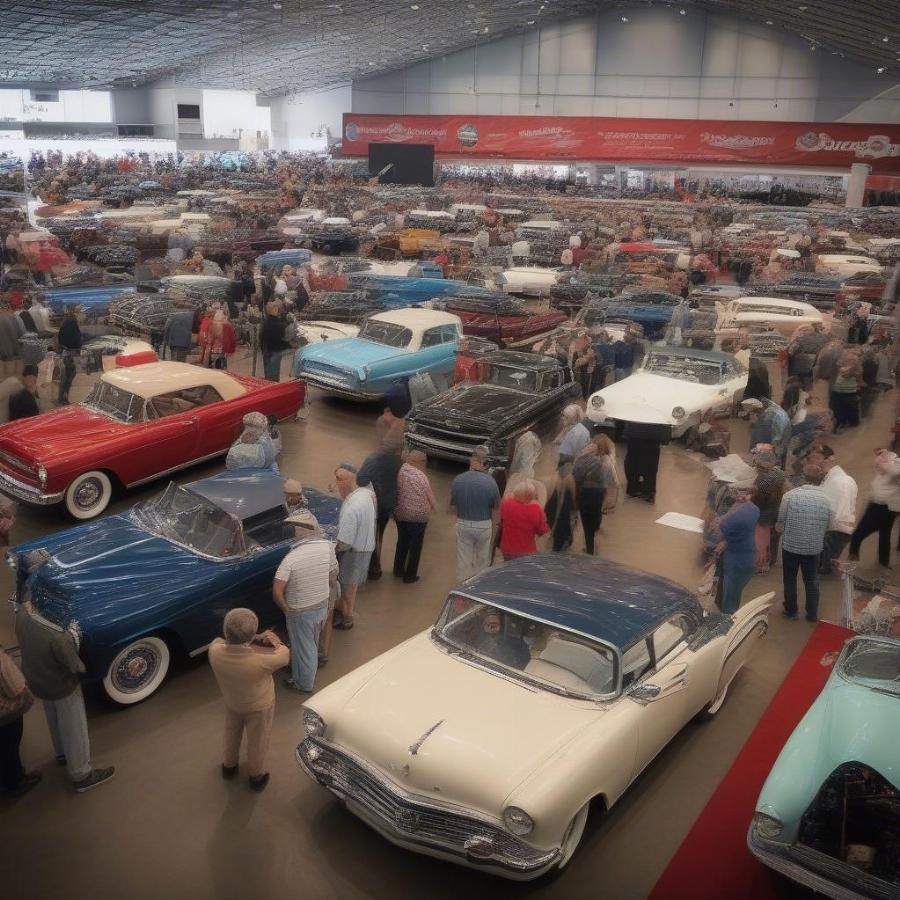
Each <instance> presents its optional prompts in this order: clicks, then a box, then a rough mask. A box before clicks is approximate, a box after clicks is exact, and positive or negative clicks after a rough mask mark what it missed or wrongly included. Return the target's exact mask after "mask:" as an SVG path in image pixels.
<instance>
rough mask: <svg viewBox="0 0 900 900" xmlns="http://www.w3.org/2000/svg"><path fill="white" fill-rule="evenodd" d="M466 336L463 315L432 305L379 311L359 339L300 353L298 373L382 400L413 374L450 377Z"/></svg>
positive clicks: (342, 391)
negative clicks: (429, 306)
mask: <svg viewBox="0 0 900 900" xmlns="http://www.w3.org/2000/svg"><path fill="white" fill-rule="evenodd" d="M461 334H462V322H461V321H460V319H459V316H454V315H452V314H450V313H445V312H437V311H436V310H431V309H399V310H395V311H393V312H383V313H377V314H376V315H374V316H370V317H369V318H368V319H366V320H365V321H364V322H363V325H362V327H361V328H360V331H359V335H358V336H357V337H355V338H344V339H343V340H336V341H325V342H323V343H320V344H309V345H307V346H306V347H302V348H301V349H300V350H298V351H297V355H296V356H295V357H294V377H295V378H302V379H303V380H304V381H306V382H307V383H308V384H312V385H315V386H316V387H318V388H321V389H322V390H324V391H328V392H329V393H331V394H338V395H340V396H342V397H349V398H351V399H354V400H377V399H379V398H381V397H383V396H384V394H385V392H386V391H387V389H388V388H389V387H390V386H391V385H392V384H395V383H397V382H401V381H405V380H406V379H408V378H409V377H410V376H412V375H415V374H419V373H428V374H430V375H432V377H435V376H441V377H444V378H448V377H450V376H452V374H453V370H454V368H455V366H456V351H457V348H458V347H459V338H460V335H461Z"/></svg>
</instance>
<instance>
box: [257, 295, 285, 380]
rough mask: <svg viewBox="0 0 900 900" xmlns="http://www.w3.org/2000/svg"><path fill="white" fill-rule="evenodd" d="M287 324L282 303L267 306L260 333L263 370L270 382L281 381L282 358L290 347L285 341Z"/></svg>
mask: <svg viewBox="0 0 900 900" xmlns="http://www.w3.org/2000/svg"><path fill="white" fill-rule="evenodd" d="M285 326H286V322H285V320H284V317H283V315H282V311H281V303H280V302H270V303H267V304H266V317H265V318H264V319H263V323H262V327H261V328H260V332H259V346H260V349H261V350H262V355H263V370H264V372H265V376H266V379H267V380H268V381H281V357H282V355H283V354H284V352H285V350H288V349H289V348H290V345H289V344H288V343H287V341H286V340H285V339H284V332H285Z"/></svg>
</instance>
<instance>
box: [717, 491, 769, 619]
mask: <svg viewBox="0 0 900 900" xmlns="http://www.w3.org/2000/svg"><path fill="white" fill-rule="evenodd" d="M755 496H756V488H755V487H748V488H740V489H739V490H738V492H737V498H736V499H735V501H734V505H733V506H732V507H731V509H730V510H728V512H727V513H726V514H725V515H724V516H722V518H721V519H720V521H719V533H720V534H721V535H722V541H721V542H720V543H719V545H718V546H717V547H716V552H717V553H721V554H722V612H723V613H728V615H731V614H732V613H735V612H737V611H738V608H739V607H740V605H741V595H742V593H743V591H744V588H745V587H746V586H747V582H748V581H750V579H751V578H752V577H753V573H754V572H755V570H756V523H757V522H758V521H759V507H758V506H757V505H756V504H755V503H754V502H753V500H754V498H755Z"/></svg>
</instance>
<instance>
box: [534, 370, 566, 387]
mask: <svg viewBox="0 0 900 900" xmlns="http://www.w3.org/2000/svg"><path fill="white" fill-rule="evenodd" d="M560 384H562V374H561V373H560V372H558V371H557V372H544V374H543V375H542V376H541V380H540V384H539V385H538V390H542V391H551V390H553V388H558V387H559V386H560Z"/></svg>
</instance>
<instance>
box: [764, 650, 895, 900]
mask: <svg viewBox="0 0 900 900" xmlns="http://www.w3.org/2000/svg"><path fill="white" fill-rule="evenodd" d="M898 738H900V641H898V640H897V639H895V638H889V637H869V636H859V637H855V638H851V639H850V640H849V641H847V643H846V644H845V645H844V649H843V652H842V653H841V655H840V657H839V658H838V660H837V662H836V663H835V666H834V671H833V672H832V673H831V677H830V678H829V679H828V681H827V682H826V684H825V687H824V689H823V690H822V693H821V694H820V695H819V697H818V699H817V700H816V702H815V703H814V704H813V705H812V707H810V710H809V712H807V714H806V715H805V716H804V717H803V719H802V721H801V722H800V724H799V725H798V726H797V728H796V730H795V731H794V733H793V734H792V735H791V736H790V738H789V739H788V742H787V743H786V744H785V746H784V749H783V750H782V751H781V755H780V756H779V757H778V760H777V761H776V763H775V765H774V767H773V768H772V771H771V772H770V773H769V777H768V779H767V780H766V783H765V785H764V786H763V789H762V793H761V794H760V795H759V800H758V801H757V804H756V814H755V815H754V817H753V823H752V824H751V826H750V832H749V834H748V837H747V843H748V845H749V847H750V851H751V852H752V853H753V855H754V856H756V858H757V859H759V860H760V861H761V862H763V863H765V865H767V866H769V867H770V868H772V869H775V870H776V871H778V872H781V873H782V874H783V875H787V876H788V877H789V878H791V879H793V880H794V881H797V882H800V883H801V884H804V885H807V886H808V887H810V888H812V889H813V890H815V891H817V892H819V893H821V894H824V895H825V896H827V897H834V898H840V900H851V898H853V900H856V898H872V897H875V898H884V900H887V898H893V900H896V898H898V897H900V741H898Z"/></svg>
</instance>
